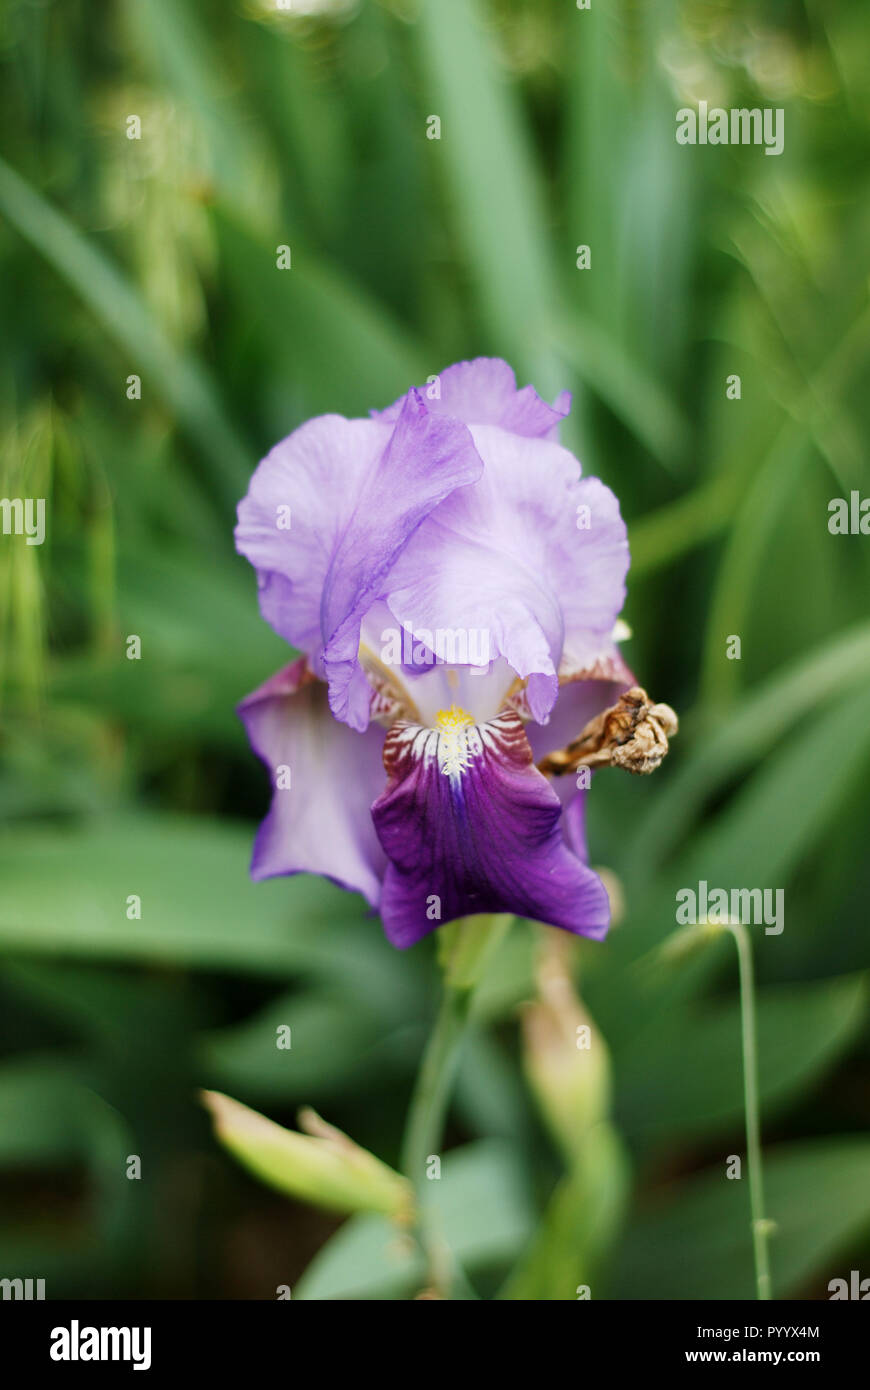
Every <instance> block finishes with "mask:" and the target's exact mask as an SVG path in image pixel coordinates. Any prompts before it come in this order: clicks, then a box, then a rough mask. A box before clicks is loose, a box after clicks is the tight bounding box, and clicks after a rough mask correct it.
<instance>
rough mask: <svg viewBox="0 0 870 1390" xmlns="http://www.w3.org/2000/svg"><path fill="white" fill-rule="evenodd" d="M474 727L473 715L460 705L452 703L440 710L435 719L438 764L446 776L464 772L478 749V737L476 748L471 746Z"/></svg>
mask: <svg viewBox="0 0 870 1390" xmlns="http://www.w3.org/2000/svg"><path fill="white" fill-rule="evenodd" d="M474 727H475V724H474V720H473V719H472V717H471V715H470V714H468V713H467V712H466V711H465V710H464V709H461V708H460V706H459V705H451V706H450V708H449V709H440V710H439V711H438V714H437V716H436V719H435V728H436V730H437V733H438V764H439V766H440V768H441V771H442V772H443V773H444V775H445V776H446V777H453V776H456V775H457V774H459V773H462V772H464V771H465V769H466V768H467V767H468V765H469V763H470V761H471V758H472V756H473V754H474V753H475V752H476V751H477V743H478V742H479V740H478V739H475V740H474V743H475V747H474V748H470V747H469V733H470V731H471V730H473V729H474Z"/></svg>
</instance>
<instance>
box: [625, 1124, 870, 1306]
mask: <svg viewBox="0 0 870 1390" xmlns="http://www.w3.org/2000/svg"><path fill="white" fill-rule="evenodd" d="M868 1172H870V1142H868V1140H866V1139H850V1138H841V1139H826V1140H818V1141H813V1142H811V1143H800V1144H790V1145H781V1146H780V1147H778V1148H776V1149H770V1150H768V1151H767V1154H766V1157H765V1164H764V1182H765V1190H766V1206H767V1211H766V1215H767V1216H768V1217H769V1218H770V1219H771V1220H773V1221H774V1222H775V1223H776V1232H775V1234H774V1235H773V1236H772V1238H771V1241H770V1261H771V1270H772V1277H773V1293H774V1297H777V1298H785V1297H787V1296H789V1295H792V1294H795V1293H796V1292H797V1291H798V1290H799V1289H800V1288H801V1286H802V1285H804V1284H805V1283H806V1282H807V1281H808V1280H810V1279H811V1278H812V1277H813V1275H815V1274H817V1273H818V1272H820V1271H822V1270H825V1269H827V1268H829V1267H830V1263H831V1261H832V1260H834V1259H835V1258H836V1257H837V1255H838V1254H840V1253H841V1252H842V1251H844V1250H845V1249H847V1248H848V1246H849V1245H850V1244H851V1243H852V1242H853V1241H855V1240H856V1239H858V1238H859V1237H860V1236H862V1235H863V1234H864V1233H865V1232H866V1231H867V1230H868V1228H870V1183H868V1181H867V1175H868ZM845 1273H846V1274H848V1271H845ZM613 1296H614V1297H616V1298H628V1299H630V1298H644V1299H648V1298H663V1299H671V1298H677V1299H692V1298H702V1299H707V1298H712V1299H723V1298H725V1299H727V1298H738V1299H750V1298H752V1297H753V1296H754V1275H753V1266H752V1242H751V1236H750V1228H749V1194H748V1188H747V1178H746V1176H745V1173H744V1176H743V1177H742V1178H741V1179H740V1180H737V1179H728V1178H726V1176H725V1156H724V1155H723V1158H722V1162H721V1164H720V1166H719V1167H718V1168H717V1169H716V1170H715V1171H713V1172H708V1173H705V1174H703V1175H702V1176H701V1177H697V1178H693V1179H691V1180H690V1181H689V1182H686V1183H679V1184H674V1185H673V1186H671V1187H670V1188H668V1189H667V1191H666V1192H665V1193H663V1194H662V1195H661V1197H660V1198H659V1199H658V1201H657V1202H656V1205H655V1206H654V1207H653V1208H652V1209H651V1210H649V1211H648V1212H646V1213H645V1214H643V1213H638V1214H637V1215H636V1217H635V1220H634V1222H633V1224H632V1226H631V1228H630V1231H629V1234H628V1237H627V1239H626V1240H625V1243H624V1245H623V1248H622V1251H621V1253H620V1260H619V1277H618V1279H617V1282H616V1286H615V1288H614V1290H613Z"/></svg>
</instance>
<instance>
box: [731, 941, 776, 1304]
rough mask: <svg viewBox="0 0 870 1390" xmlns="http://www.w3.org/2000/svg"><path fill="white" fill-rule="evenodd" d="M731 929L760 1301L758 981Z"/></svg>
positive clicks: (766, 1281)
mask: <svg viewBox="0 0 870 1390" xmlns="http://www.w3.org/2000/svg"><path fill="white" fill-rule="evenodd" d="M728 930H729V931H730V932H731V933H732V934H733V936H734V943H735V945H736V947H737V965H738V969H739V972H740V1019H741V1032H742V1037H743V1102H744V1109H745V1114H746V1159H747V1163H748V1165H749V1206H750V1213H751V1218H752V1250H753V1255H754V1259H755V1287H756V1290H757V1294H758V1297H759V1299H769V1298H770V1261H769V1258H768V1249H767V1240H768V1236H769V1235H770V1230H771V1225H770V1222H769V1221H768V1220H767V1218H766V1217H765V1215H764V1178H763V1171H762V1159H761V1120H760V1114H759V1105H758V1046H757V1042H756V1034H755V978H754V972H753V969H752V947H751V945H750V941H749V934H748V932H747V931H746V928H745V927H744V926H743V924H742V923H740V922H729V923H728Z"/></svg>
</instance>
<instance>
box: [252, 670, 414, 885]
mask: <svg viewBox="0 0 870 1390" xmlns="http://www.w3.org/2000/svg"><path fill="white" fill-rule="evenodd" d="M239 715H240V716H241V719H242V721H243V723H244V725H245V729H246V730H247V734H248V738H249V739H250V742H251V747H252V748H253V750H254V752H255V753H256V754H257V755H258V756H259V757H260V758H262V760H263V762H264V763H265V764H266V766H267V768H268V769H269V774H270V780H271V782H272V786H273V793H272V806H271V809H270V811H269V814H268V815H267V816H266V819H265V820H264V821H263V824H262V825H261V826H260V829H259V832H258V834H257V839H256V843H255V845H254V855H253V860H252V864H251V876H252V877H253V878H255V879H261V878H272V877H274V876H275V875H276V874H298V873H312V874H324V875H325V876H326V877H327V878H331V879H334V880H335V882H336V883H338V884H340V885H341V887H342V888H348V889H352V890H354V891H356V892H358V893H362V894H363V895H364V896H365V897H366V898H367V899H368V901H369V902H370V903H371V905H372V907H377V905H378V900H379V897H380V890H381V879H382V877H383V872H384V868H385V866H386V857H385V855H384V852H383V850H382V849H381V846H380V843H379V841H378V838H377V835H376V834H375V829H374V826H373V824H372V818H371V813H370V808H371V804H372V802H373V801H374V799H375V797H376V796H377V795H378V793H379V792H380V791H381V790H382V788H383V785H384V766H383V760H382V754H383V745H384V731H383V729H380V728H378V726H377V725H375V724H372V725H371V726H370V728H369V729H367V730H366V732H365V733H364V734H358V733H354V732H353V731H352V730H351V729H349V728H348V727H347V725H346V724H340V723H339V722H338V720H336V719H334V718H333V716H332V715H331V713H330V711H329V705H328V703H327V699H326V686H325V685H324V684H323V682H322V681H319V680H316V679H315V678H314V676H312V675H311V673H310V671H308V669H307V667H306V662H305V658H304V657H300V659H299V660H298V661H294V662H293V663H292V665H290V666H285V667H284V669H283V670H281V671H278V673H277V674H276V675H274V676H272V677H271V679H270V680H268V681H266V683H265V685H261V686H260V688H259V690H255V691H254V693H253V694H252V695H249V696H248V697H247V699H245V700H243V701H242V703H241V704H240V706H239ZM279 769H284V770H283V771H282V772H280V773H279ZM282 783H283V784H284V785H283V786H282V785H281V784H282ZM288 784H289V785H288Z"/></svg>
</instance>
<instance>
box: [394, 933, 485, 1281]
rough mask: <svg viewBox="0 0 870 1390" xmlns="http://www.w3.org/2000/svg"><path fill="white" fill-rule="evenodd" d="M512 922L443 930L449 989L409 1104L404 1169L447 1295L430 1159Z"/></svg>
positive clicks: (447, 1270)
mask: <svg viewBox="0 0 870 1390" xmlns="http://www.w3.org/2000/svg"><path fill="white" fill-rule="evenodd" d="M510 921H511V917H510V916H509V915H494V916H478V917H466V918H462V919H461V920H459V921H456V922H449V923H447V924H446V925H445V926H443V927H442V928H441V930H440V932H439V940H438V948H439V949H438V955H439V961H440V963H441V967H442V975H443V993H442V996H441V1004H440V1006H439V1010H438V1015H437V1017H436V1020H435V1025H434V1027H433V1029H432V1033H431V1034H430V1037H429V1041H428V1043H427V1044H426V1050H425V1052H424V1053H423V1061H422V1063H421V1065H420V1070H419V1072H418V1073H417V1080H416V1083H415V1085H414V1091H413V1094H412V1096H411V1104H410V1107H409V1109H408V1118H407V1122H406V1126H405V1138H404V1142H403V1145H402V1171H403V1172H404V1173H405V1174H406V1176H407V1177H408V1178H409V1179H410V1181H411V1183H412V1185H413V1188H414V1192H415V1194H416V1196H417V1207H416V1214H415V1235H416V1237H417V1239H418V1241H419V1243H420V1246H421V1248H422V1250H423V1253H424V1255H425V1256H426V1259H427V1264H428V1267H429V1280H430V1283H431V1284H432V1286H433V1287H434V1288H435V1289H436V1290H437V1291H438V1292H440V1293H442V1294H443V1295H444V1296H446V1295H447V1292H448V1291H449V1288H450V1285H451V1282H452V1271H451V1259H450V1253H449V1251H448V1250H446V1249H445V1248H444V1247H443V1246H442V1245H441V1243H440V1241H439V1240H438V1238H437V1236H436V1235H435V1233H434V1232H432V1230H431V1229H430V1227H429V1225H428V1222H427V1218H426V1210H425V1202H424V1192H425V1182H426V1164H427V1160H428V1159H429V1156H430V1155H431V1154H437V1152H438V1150H439V1148H440V1144H441V1137H442V1133H443V1130H444V1120H445V1117H446V1114H447V1107H448V1105H449V1103H450V1092H451V1089H452V1086H453V1081H454V1079H455V1076H456V1070H457V1067H458V1066H459V1059H460V1056H461V1054H462V1044H463V1042H464V1039H465V1035H466V1031H467V1027H468V1020H469V1017H470V1014H471V1005H472V1000H473V998H474V990H475V987H476V985H477V982H478V980H479V979H480V978H481V976H482V974H483V972H484V970H485V968H486V964H487V961H488V960H489V959H490V956H491V953H492V951H493V949H494V948H495V946H496V945H497V944H498V942H499V941H501V939H502V936H503V934H504V932H505V931H506V930H507V927H508V925H509V923H510Z"/></svg>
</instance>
